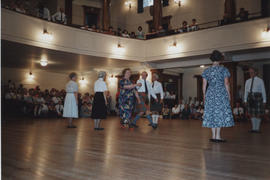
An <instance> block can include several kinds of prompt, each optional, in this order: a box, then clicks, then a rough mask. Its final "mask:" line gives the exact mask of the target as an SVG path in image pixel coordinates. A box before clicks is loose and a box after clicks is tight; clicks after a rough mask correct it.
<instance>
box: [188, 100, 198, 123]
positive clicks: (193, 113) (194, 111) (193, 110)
mask: <svg viewBox="0 0 270 180" xmlns="http://www.w3.org/2000/svg"><path fill="white" fill-rule="evenodd" d="M189 109H190V117H189V118H190V119H195V116H196V113H197V109H196V108H195V105H194V104H191V106H190V108H189Z"/></svg>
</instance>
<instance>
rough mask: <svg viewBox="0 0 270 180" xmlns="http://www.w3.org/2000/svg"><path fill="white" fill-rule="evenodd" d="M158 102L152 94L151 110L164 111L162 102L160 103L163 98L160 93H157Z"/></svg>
mask: <svg viewBox="0 0 270 180" xmlns="http://www.w3.org/2000/svg"><path fill="white" fill-rule="evenodd" d="M156 96H157V99H158V102H156V100H155V99H154V98H153V97H152V96H151V105H150V111H152V112H159V113H161V112H162V104H161V103H160V101H161V98H160V94H156Z"/></svg>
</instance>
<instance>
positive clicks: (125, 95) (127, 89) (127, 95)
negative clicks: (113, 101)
mask: <svg viewBox="0 0 270 180" xmlns="http://www.w3.org/2000/svg"><path fill="white" fill-rule="evenodd" d="M122 75H123V79H121V80H120V95H119V113H120V118H121V122H120V123H121V128H124V127H125V126H124V125H125V124H128V125H129V127H130V128H132V127H131V126H132V125H131V115H132V111H133V109H134V105H135V97H136V98H137V100H138V102H140V98H139V95H138V92H137V91H136V86H141V84H133V83H132V82H131V81H130V79H129V78H130V76H131V70H130V69H128V68H127V69H124V70H123V72H122Z"/></svg>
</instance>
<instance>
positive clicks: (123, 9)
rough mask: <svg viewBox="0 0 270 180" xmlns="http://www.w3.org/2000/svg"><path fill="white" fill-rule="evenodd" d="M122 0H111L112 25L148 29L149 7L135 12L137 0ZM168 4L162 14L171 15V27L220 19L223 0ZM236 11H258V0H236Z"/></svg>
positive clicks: (222, 10)
mask: <svg viewBox="0 0 270 180" xmlns="http://www.w3.org/2000/svg"><path fill="white" fill-rule="evenodd" d="M124 3H125V1H123V0H113V1H112V6H111V23H112V25H113V27H115V28H117V27H121V28H126V29H127V30H128V31H136V30H137V27H138V26H142V27H143V29H144V31H145V32H147V31H148V25H147V23H146V21H148V20H151V19H152V16H150V12H149V9H150V8H149V7H146V8H144V12H143V13H140V14H138V13H137V0H132V7H131V9H129V8H128V7H127V6H125V4H124ZM169 4H170V5H169V6H167V7H164V8H163V12H162V13H163V16H168V15H172V19H171V25H172V28H176V27H179V26H180V25H181V24H182V21H184V20H186V21H188V23H191V20H192V19H193V18H196V19H197V21H198V23H206V22H209V21H214V20H218V19H222V17H223V14H224V0H182V6H181V7H179V6H178V4H175V3H174V0H169ZM236 6H237V12H238V11H239V8H241V7H244V8H245V9H247V10H249V12H250V13H254V12H260V11H261V10H260V6H261V1H260V0H236Z"/></svg>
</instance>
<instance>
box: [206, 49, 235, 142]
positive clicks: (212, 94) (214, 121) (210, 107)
mask: <svg viewBox="0 0 270 180" xmlns="http://www.w3.org/2000/svg"><path fill="white" fill-rule="evenodd" d="M210 59H211V60H212V61H213V64H212V66H210V67H209V68H207V69H206V70H205V71H204V72H203V74H202V77H203V94H204V101H205V109H204V116H203V127H207V128H211V129H212V139H210V141H212V142H225V140H224V139H221V136H220V130H221V128H222V127H231V126H234V121H233V115H232V110H231V105H230V99H231V97H230V83H229V77H230V73H229V71H228V69H227V68H225V67H224V66H221V65H220V61H222V60H223V59H224V57H223V55H222V53H221V52H219V51H217V50H215V51H213V53H212V55H211V57H210ZM207 84H208V88H207V90H206V87H207Z"/></svg>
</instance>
